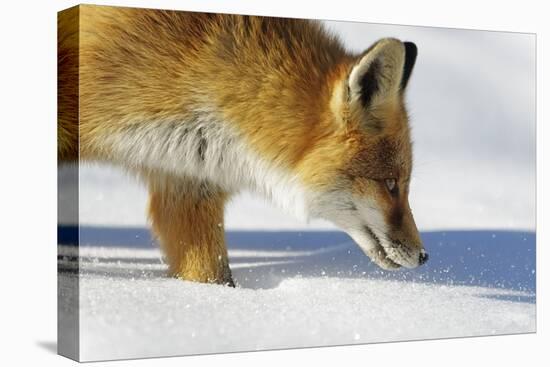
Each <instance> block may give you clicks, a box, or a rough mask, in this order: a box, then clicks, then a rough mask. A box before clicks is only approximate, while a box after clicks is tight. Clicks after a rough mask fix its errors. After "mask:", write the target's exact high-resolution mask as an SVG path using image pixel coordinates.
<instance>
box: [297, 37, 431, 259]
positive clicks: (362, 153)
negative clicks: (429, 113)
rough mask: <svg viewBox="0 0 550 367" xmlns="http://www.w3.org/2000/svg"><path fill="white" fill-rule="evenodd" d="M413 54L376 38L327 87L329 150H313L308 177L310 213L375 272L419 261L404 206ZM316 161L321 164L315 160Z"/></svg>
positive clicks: (419, 248) (408, 47) (409, 47)
mask: <svg viewBox="0 0 550 367" xmlns="http://www.w3.org/2000/svg"><path fill="white" fill-rule="evenodd" d="M416 55H417V48H416V46H415V44H414V43H409V42H405V43H403V42H401V41H399V40H396V39H389V38H387V39H382V40H380V41H378V42H377V43H375V44H374V45H373V46H372V47H371V48H369V49H368V50H367V51H365V52H364V53H363V54H361V55H359V56H358V57H357V58H356V59H354V60H352V62H351V63H349V65H345V67H344V68H343V72H342V73H340V75H339V76H338V77H336V78H334V79H333V80H332V81H331V82H330V83H331V84H332V85H331V87H330V91H331V92H330V98H329V100H330V102H329V104H330V106H329V107H328V111H330V112H329V113H328V114H327V115H328V117H327V119H329V120H330V121H329V126H332V129H327V130H330V132H327V133H326V134H327V136H329V135H330V139H324V140H325V141H329V140H330V141H331V143H330V144H325V145H323V144H319V149H318V150H317V152H316V156H317V159H316V160H315V162H313V161H311V162H306V164H308V165H309V167H310V168H309V171H310V174H309V177H310V178H311V180H313V181H314V183H313V184H314V185H315V186H316V188H317V189H318V192H320V194H319V195H317V197H316V199H315V200H314V203H313V205H312V209H313V210H312V214H314V215H315V216H316V217H321V218H324V219H328V220H329V221H332V222H333V223H335V224H336V225H337V226H339V227H340V228H342V229H343V230H345V231H346V232H347V233H348V234H349V235H350V236H351V237H352V238H353V239H354V241H355V242H357V244H358V245H359V246H360V247H361V248H362V249H363V251H364V252H365V253H366V254H367V255H368V256H369V257H370V258H371V259H372V260H373V261H374V262H375V263H376V264H378V265H379V266H380V267H382V268H384V269H396V268H399V267H401V266H403V267H406V268H415V267H417V266H419V265H422V264H423V263H424V262H426V260H427V258H428V255H427V253H426V252H425V251H424V249H423V245H422V241H421V239H420V235H419V233H418V230H417V228H416V224H415V221H414V218H413V215H412V212H411V208H410V207H409V202H408V195H409V183H410V178H411V171H412V143H411V138H410V129H409V123H408V116H407V111H406V108H405V104H404V92H405V89H406V87H407V83H408V81H409V77H410V75H411V72H412V69H413V66H414V63H415V61H416ZM320 157H322V158H321V159H319V158H320Z"/></svg>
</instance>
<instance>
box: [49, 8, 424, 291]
mask: <svg viewBox="0 0 550 367" xmlns="http://www.w3.org/2000/svg"><path fill="white" fill-rule="evenodd" d="M58 26H59V29H60V37H59V42H58V52H59V60H60V61H59V63H58V65H59V84H60V87H59V96H60V97H59V110H60V114H59V128H58V135H59V148H58V152H59V157H60V159H61V160H66V159H71V158H72V159H74V158H75V157H76V156H77V154H80V157H81V158H82V159H92V160H102V161H107V162H112V163H116V164H120V165H122V166H124V167H126V168H128V169H130V170H133V171H135V172H137V173H138V174H140V175H141V176H142V177H144V179H145V181H146V182H148V183H149V191H150V206H149V216H150V219H151V221H152V224H153V231H154V232H155V233H156V235H157V236H158V238H159V239H160V242H161V245H162V248H163V249H164V251H165V254H166V256H167V260H168V263H169V266H170V272H171V274H173V275H175V276H178V277H181V278H183V279H189V280H196V281H202V282H218V283H227V282H231V277H230V272H229V267H228V260H227V251H226V249H225V244H224V239H223V208H224V203H225V201H226V200H227V199H228V197H229V195H230V194H231V193H230V192H224V190H222V189H221V188H219V187H217V186H216V185H214V184H212V183H208V182H201V181H200V180H196V179H192V178H190V177H180V176H175V175H174V174H173V172H167V171H162V170H161V171H159V170H155V169H152V168H151V167H148V166H146V165H145V164H141V163H140V162H132V163H130V162H128V161H127V160H125V159H124V158H121V156H120V155H119V154H117V151H116V149H115V147H114V146H113V143H112V142H111V143H107V141H106V139H105V137H111V136H118V135H117V134H122V133H124V132H126V131H130V130H132V129H139V128H141V127H143V126H147V124H150V123H152V122H155V123H157V124H158V125H159V126H161V125H164V126H168V127H169V126H171V125H169V124H175V126H176V127H177V126H178V125H180V124H186V121H189V120H192V119H193V118H195V117H196V115H197V113H200V112H197V110H199V111H202V110H203V109H205V108H206V107H205V106H213V108H215V113H216V116H219V118H220V120H222V121H224V123H226V124H229V125H231V128H232V129H234V130H235V131H236V132H238V134H240V135H241V136H243V138H244V141H246V144H247V146H248V147H249V148H250V149H251V151H253V152H254V153H255V154H257V155H258V156H260V157H262V159H264V160H265V161H266V162H270V164H272V166H273V167H276V168H277V169H281V170H284V171H285V172H286V171H288V172H292V173H293V174H294V175H295V176H296V177H297V179H298V180H299V181H300V182H301V183H302V184H303V185H304V187H307V188H308V190H309V189H311V190H314V191H315V190H317V191H319V192H322V191H323V190H328V188H329V187H331V186H333V185H334V183H335V182H342V185H344V184H345V183H347V182H348V180H349V181H350V182H352V183H351V184H350V187H352V188H353V190H352V191H353V195H363V196H369V197H372V198H375V199H376V201H377V202H379V203H381V204H380V205H381V206H382V208H383V210H384V212H385V213H386V219H387V221H388V222H391V221H394V222H399V223H400V224H399V226H397V225H396V226H395V228H394V229H393V230H392V233H394V234H395V235H396V236H397V237H399V238H401V239H402V240H403V241H405V240H411V239H412V240H411V243H412V245H411V246H412V247H418V246H421V244H420V239H419V237H418V233H417V230H416V226H415V225H414V220H413V219H412V214H411V213H410V208H409V207H408V200H407V196H406V195H405V196H403V197H401V198H400V199H399V200H393V199H392V198H391V197H388V195H387V193H386V192H385V188H384V187H383V185H381V184H380V183H377V182H375V181H373V180H382V179H385V178H389V177H395V178H397V179H398V180H399V185H400V186H402V187H403V188H404V191H403V192H404V193H405V194H408V179H409V176H410V172H411V169H412V158H411V155H412V152H411V144H410V136H409V128H408V121H407V116H406V111H405V109H404V106H403V97H402V94H400V93H397V94H396V93H394V94H392V96H391V98H386V99H383V100H380V101H377V102H376V105H375V106H373V107H372V108H370V109H365V108H363V107H361V106H360V105H359V104H358V103H357V102H354V101H350V100H349V93H350V92H349V88H348V87H346V83H347V80H348V78H349V77H350V71H351V70H352V68H353V67H354V66H356V65H358V63H359V62H360V60H362V57H363V56H364V55H365V54H368V52H367V53H365V54H361V55H352V54H349V53H347V52H346V51H345V50H344V48H343V47H342V45H341V44H340V42H339V41H338V40H337V39H336V38H335V37H333V36H331V35H330V34H328V33H327V32H326V31H325V30H324V29H323V28H322V27H321V25H320V24H319V23H317V22H315V21H309V20H300V19H283V18H269V17H253V16H240V15H223V14H205V13H191V12H179V11H164V10H163V11H160V10H150V9H133V8H119V7H104V6H91V5H81V6H78V7H76V8H73V9H72V10H68V11H65V12H63V13H61V14H60V16H59V25H58ZM392 42H393V44H394V45H393V46H391V45H392ZM387 43H388V44H389V45H390V46H391V47H393V48H394V49H395V50H393V49H390V48H388V49H389V50H390V51H391V52H390V51H388V55H387V56H386V59H388V60H391V61H392V62H394V63H395V64H399V63H400V62H402V51H400V48H399V47H400V46H399V45H401V43H400V42H397V41H395V40H393V41H391V40H390V41H387ZM392 50H393V51H392ZM375 51H376V50H375ZM372 52H374V51H372ZM392 52H393V53H392ZM399 75H400V74H399ZM385 80H390V81H392V80H391V78H386V79H385ZM77 101H78V103H77ZM380 121H383V123H382V124H381V126H382V127H376V124H378V122H380ZM378 130H380V131H378ZM78 144H80V145H78ZM350 192H351V191H350ZM396 213H397V214H396ZM399 213H402V215H401V216H400V217H399V218H398V219H395V218H396V217H397V216H398V214H399ZM394 265H395V264H394Z"/></svg>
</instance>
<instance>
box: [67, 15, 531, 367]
mask: <svg viewBox="0 0 550 367" xmlns="http://www.w3.org/2000/svg"><path fill="white" fill-rule="evenodd" d="M326 25H327V26H329V27H330V28H331V29H333V30H334V31H336V32H337V33H338V34H340V35H341V37H342V39H343V41H344V42H345V44H346V47H349V48H350V49H353V50H355V51H357V52H360V51H362V50H364V49H366V48H367V47H369V46H370V45H371V43H372V42H374V41H376V40H377V39H379V38H381V37H388V36H394V37H398V38H400V39H403V40H410V41H414V42H415V43H416V44H417V45H418V47H419V58H418V61H417V65H416V66H415V71H414V75H413V79H412V80H411V82H410V83H409V87H408V92H407V100H408V106H409V112H410V114H411V120H412V133H413V141H414V143H415V146H414V149H415V152H414V153H415V154H414V157H415V162H414V171H413V178H412V182H411V194H410V202H411V206H412V208H413V211H414V215H415V219H416V223H417V224H418V226H419V228H421V229H422V231H423V232H422V237H423V240H424V243H425V245H426V248H427V250H428V252H429V254H430V260H429V262H428V263H427V264H426V265H425V266H422V267H421V268H418V269H415V270H410V271H408V270H400V271H397V272H390V273H389V272H384V271H382V270H380V269H378V268H377V267H376V266H375V265H373V264H372V263H371V262H370V260H369V259H368V258H367V257H366V256H365V255H364V254H362V253H361V251H360V250H359V249H358V247H357V246H356V245H355V244H353V243H352V242H351V240H350V239H349V237H347V236H346V235H345V234H343V233H341V232H336V230H337V229H336V228H335V227H334V226H333V225H332V224H330V223H327V222H324V221H315V220H314V221H312V222H311V223H302V222H299V221H297V220H295V219H294V218H292V217H291V216H288V215H286V214H285V213H282V212H281V211H279V210H278V209H276V208H274V207H272V206H271V205H269V204H268V203H266V202H265V201H263V200H262V199H260V198H258V197H255V196H253V195H251V194H249V193H243V194H241V195H239V196H237V197H235V198H234V199H233V200H232V201H231V203H230V205H229V206H228V208H227V210H226V222H225V228H226V229H228V232H227V241H228V244H229V255H230V266H231V269H232V272H233V275H234V279H235V281H236V283H237V288H235V289H233V288H227V287H223V286H218V285H206V284H196V283H190V282H184V281H179V280H175V279H170V278H167V277H166V266H165V264H164V263H163V262H162V255H161V253H160V251H159V250H158V248H157V246H156V244H154V243H153V241H152V240H151V237H150V233H149V231H148V229H147V222H146V215H145V207H146V198H147V194H146V190H145V188H144V187H143V186H142V185H140V184H139V183H138V182H137V180H135V178H134V177H131V176H130V175H127V174H125V173H123V172H122V171H120V170H118V169H116V168H114V167H109V166H99V165H91V164H83V165H81V166H80V170H79V171H78V172H77V174H76V171H75V170H72V169H71V168H67V167H60V169H59V171H58V172H59V173H58V181H59V188H60V195H59V207H60V208H61V209H63V210H60V211H59V223H60V225H61V226H60V228H59V241H58V243H59V254H60V258H59V260H58V261H59V267H60V270H61V272H60V283H59V292H60V294H61V296H62V297H61V298H60V304H59V308H60V311H61V313H62V314H63V313H64V314H65V315H66V316H67V317H61V318H60V319H59V320H60V332H62V333H63V332H67V333H68V332H70V330H71V324H78V326H79V342H80V358H81V359H82V360H86V361H88V360H102V359H122V358H139V357H155V356H170V355H184V354H199V353H215V352H216V353H218V352H229V351H231V352H232V351H244V350H257V349H277V348H296V347H306V346H322V345H342V344H354V343H370V342H387V341H397V340H418V339H432V338H444V337H464V336H477V335H492V334H508V333H526V332H534V331H535V325H536V323H535V320H536V319H535V317H536V315H535V302H536V295H535V277H536V271H535V241H536V238H535V234H534V230H535V222H536V221H535V214H536V210H535V208H536V195H535V193H536V192H535V177H536V175H535V174H536V170H535V108H534V101H535V99H534V92H535V87H534V86H535V59H534V55H535V52H534V48H535V37H534V36H533V35H528V34H521V33H514V34H512V33H501V32H473V31H464V30H453V29H438V28H425V27H407V26H394V25H381V24H359V23H353V22H346V23H342V22H326ZM471 55H475V62H473V63H472V62H470V61H471V59H472V57H470V56H471ZM502 75H506V76H507V77H510V76H511V78H512V82H510V83H506V84H503V83H502ZM495 132H498V133H495ZM77 177H78V178H79V181H77V180H76V178H77ZM76 182H78V186H76V185H75V183H76ZM76 197H78V198H79V205H78V207H76V206H75V205H74V200H75V198H76ZM67 209H74V210H67ZM77 226H79V227H77ZM450 229H452V230H450ZM473 229H476V230H473ZM243 230H246V231H243ZM289 230H291V231H289ZM321 230H322V231H321ZM427 230H430V231H431V232H427ZM270 231H271V232H270ZM79 234H80V243H81V248H80V251H79V255H80V262H79V271H80V275H81V276H80V278H79V279H78V280H76V279H75V278H76V274H77V273H76V267H75V265H76V263H75V260H77V258H75V257H74V255H76V254H77V253H78V252H77V249H76V247H74V246H73V245H74V243H76V240H77V239H78V235H79ZM75 281H78V284H79V294H74V293H71V289H72V288H73V286H74V284H75ZM76 297H77V298H78V300H79V302H78V303H77V302H74V299H75V298H76ZM75 305H78V306H79V309H78V311H79V315H78V316H79V319H78V320H76V319H74V318H71V315H72V314H71V312H72V311H74V309H71V308H72V307H74V306H75ZM69 342H76V340H73V339H71V338H69ZM68 349H70V348H68Z"/></svg>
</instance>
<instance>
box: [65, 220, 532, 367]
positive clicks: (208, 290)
mask: <svg viewBox="0 0 550 367" xmlns="http://www.w3.org/2000/svg"><path fill="white" fill-rule="evenodd" d="M74 235H75V231H74V228H61V230H60V241H59V242H60V243H70V242H71V236H74ZM80 238H81V241H82V242H81V243H82V244H83V246H81V247H80V272H81V278H80V295H79V300H80V320H79V322H80V352H81V359H82V360H103V359H119V358H121V359H122V358H139V357H155V356H170V355H184V354H202V353H215V352H232V351H247V350H260V349H278V348H295V347H311V346H326V345H342V344H353V343H370V342H387V341H398V340H417V339H432V338H444V337H464V336H477V335H494V334H509V333H524V332H534V331H535V325H536V319H535V293H534V292H535V270H534V269H535V254H534V243H535V236H534V234H533V233H529V232H501V231H494V232H484V231H470V232H465V231H456V232H427V233H423V239H424V241H425V243H426V247H427V249H428V251H429V252H430V255H431V260H430V262H429V263H428V264H427V265H426V266H423V267H421V268H419V269H417V270H413V271H409V270H407V271H398V272H385V271H382V270H380V269H378V268H377V267H376V266H375V265H373V264H372V263H371V262H370V260H368V258H367V257H366V256H365V255H363V254H362V252H361V251H360V250H359V249H358V248H357V246H356V245H355V244H353V243H352V242H351V240H350V239H349V238H348V237H347V236H346V235H345V234H343V233H340V232H229V233H228V234H227V240H228V243H229V248H230V250H229V253H230V264H231V268H232V271H233V275H234V279H235V281H236V283H237V288H236V289H233V288H229V287H225V286H219V285H207V284H197V283H192V282H184V281H180V280H176V279H171V278H168V277H166V275H165V270H166V266H165V264H163V262H162V255H161V253H160V251H159V250H158V248H157V247H156V245H155V244H154V243H152V241H151V240H150V235H149V233H148V232H147V230H146V229H143V228H142V229H136V228H99V227H82V228H81V229H80ZM59 252H60V258H59V265H60V269H61V271H62V272H61V274H62V276H61V279H62V280H61V285H60V288H61V289H62V290H63V289H64V284H68V282H69V281H70V278H71V277H75V276H76V275H75V274H74V272H73V271H71V270H74V266H75V263H74V259H75V258H74V255H76V247H74V246H71V245H63V244H61V245H60V246H59ZM67 299H68V298H67ZM61 306H62V307H64V305H61Z"/></svg>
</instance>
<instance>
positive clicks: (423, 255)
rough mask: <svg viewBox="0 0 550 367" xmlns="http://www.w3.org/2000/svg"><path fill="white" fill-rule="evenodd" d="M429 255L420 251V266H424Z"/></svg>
mask: <svg viewBox="0 0 550 367" xmlns="http://www.w3.org/2000/svg"><path fill="white" fill-rule="evenodd" d="M428 258H429V256H428V253H427V252H426V251H424V250H421V251H420V256H419V257H418V265H423V264H425V263H426V261H428Z"/></svg>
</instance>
